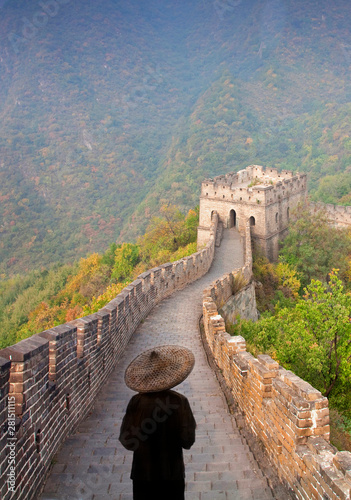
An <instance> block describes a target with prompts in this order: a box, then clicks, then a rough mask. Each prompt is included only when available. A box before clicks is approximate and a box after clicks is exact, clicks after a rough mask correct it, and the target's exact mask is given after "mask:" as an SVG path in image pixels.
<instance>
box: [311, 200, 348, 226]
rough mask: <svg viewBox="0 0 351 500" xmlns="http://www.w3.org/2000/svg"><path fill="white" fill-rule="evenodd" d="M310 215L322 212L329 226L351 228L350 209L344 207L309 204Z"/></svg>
mask: <svg viewBox="0 0 351 500" xmlns="http://www.w3.org/2000/svg"><path fill="white" fill-rule="evenodd" d="M310 210H311V213H312V214H313V213H316V212H317V211H319V210H322V211H323V212H324V213H325V214H326V216H327V217H328V219H329V222H330V223H331V224H335V225H336V226H340V227H349V226H351V207H344V206H341V205H332V204H329V203H321V202H318V203H313V202H310Z"/></svg>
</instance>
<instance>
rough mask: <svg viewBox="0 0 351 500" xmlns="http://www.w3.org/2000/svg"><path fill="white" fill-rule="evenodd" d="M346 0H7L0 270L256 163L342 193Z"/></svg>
mask: <svg viewBox="0 0 351 500" xmlns="http://www.w3.org/2000/svg"><path fill="white" fill-rule="evenodd" d="M349 19H350V5H349V2H348V1H346V0H336V1H333V2H332V3H331V2H327V1H325V0H322V1H317V0H316V1H310V0H307V1H302V0H294V1H293V0H285V1H283V0H248V1H245V2H244V1H242V0H215V1H207V0H193V1H191V2H189V1H183V0H178V1H177V0H174V1H172V2H170V1H169V2H166V1H161V0H149V1H146V0H142V1H140V0H138V1H137V0H123V2H122V1H112V0H107V1H105V2H103V3H98V2H90V1H84V2H83V1H82V0H42V1H38V2H37V1H34V2H30V1H24V0H8V1H5V2H4V1H0V24H1V27H0V79H1V82H0V202H1V203H0V275H2V277H3V278H4V277H6V276H8V275H11V274H13V273H17V272H24V271H25V270H29V269H37V268H41V267H42V266H49V265H50V264H52V263H54V262H57V261H62V262H66V261H72V260H74V259H76V258H78V257H80V256H85V255H86V254H87V253H88V252H93V251H101V250H104V249H105V248H106V247H107V246H108V244H109V243H111V242H112V241H115V240H117V241H123V240H124V241H126V240H132V239H133V238H135V237H136V236H137V235H138V234H141V233H142V232H143V231H144V230H145V228H146V225H147V222H148V220H149V218H150V217H151V216H152V215H153V214H154V213H157V211H158V208H159V206H160V204H161V203H162V202H163V201H167V202H171V203H175V204H177V205H179V206H180V207H181V208H182V209H183V210H186V209H188V208H190V207H191V206H194V205H196V204H197V202H198V197H199V193H200V185H201V181H202V179H203V178H204V177H208V176H209V177H212V176H215V175H218V174H221V173H226V172H228V171H235V170H239V169H241V168H245V167H246V166H247V165H249V164H250V163H258V164H262V165H264V166H274V167H276V168H278V169H283V168H288V169H291V170H300V171H305V172H308V174H309V187H310V192H311V194H312V196H313V197H314V198H315V199H322V200H324V201H328V202H337V203H345V204H351V198H350V192H351V173H350V167H351V124H350V109H351V106H350V96H351V80H350V76H351V36H350V22H349Z"/></svg>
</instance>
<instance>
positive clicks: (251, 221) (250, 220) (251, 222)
mask: <svg viewBox="0 0 351 500" xmlns="http://www.w3.org/2000/svg"><path fill="white" fill-rule="evenodd" d="M249 222H250V226H251V227H252V226H255V224H256V221H255V217H254V216H253V215H251V217H250V219H249Z"/></svg>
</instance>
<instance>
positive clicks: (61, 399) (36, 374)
mask: <svg viewBox="0 0 351 500" xmlns="http://www.w3.org/2000/svg"><path fill="white" fill-rule="evenodd" d="M217 224H218V216H217V214H214V217H213V221H212V226H211V228H210V238H209V240H208V243H207V245H206V246H205V248H203V249H202V250H201V251H199V252H196V253H195V254H193V255H191V256H189V257H185V258H184V259H181V260H179V261H177V262H173V263H168V264H164V265H162V266H159V267H157V268H155V269H151V270H149V271H147V272H145V273H142V274H141V275H140V276H139V277H138V279H136V280H135V281H133V283H131V284H130V285H128V286H127V287H126V288H124V289H123V291H122V292H121V293H120V294H119V295H118V296H117V297H116V298H114V299H113V300H112V301H111V302H109V303H108V304H107V305H106V306H105V307H103V308H102V309H100V310H99V311H98V312H97V313H95V314H92V315H90V316H86V317H84V318H80V319H78V320H75V321H72V322H70V323H66V324H64V325H60V326H57V327H55V328H52V329H50V330H47V331H45V332H41V333H39V334H37V335H34V336H32V337H30V338H28V339H25V340H23V341H21V342H19V343H18V344H15V345H13V346H10V347H8V348H6V349H3V350H0V426H1V429H2V432H1V434H0V444H1V450H2V452H1V458H0V467H1V480H0V498H1V499H3V500H9V499H10V498H13V496H12V494H11V492H10V491H9V490H8V485H7V484H6V477H7V472H8V471H9V467H10V465H9V458H10V455H9V453H8V449H7V447H6V444H7V443H8V438H9V436H8V433H7V426H8V416H9V411H10V410H11V404H12V398H13V401H14V402H15V403H14V409H15V411H16V471H15V475H16V478H17V484H16V500H32V499H34V498H36V497H37V494H38V491H39V490H40V487H41V484H42V483H43V480H44V478H45V475H46V473H47V471H48V468H49V466H50V463H51V460H52V458H53V456H54V454H55V453H56V452H57V450H58V448H59V447H60V445H61V444H62V442H63V440H64V439H65V438H66V436H67V435H68V434H69V433H70V432H72V430H73V429H74V428H75V427H76V426H77V424H78V423H79V422H80V421H81V420H82V419H83V418H84V417H85V416H86V415H87V413H88V412H89V409H90V408H91V407H92V405H93V403H94V399H95V397H96V394H97V393H98V391H99V390H100V389H101V387H102V386H103V384H104V382H105V381H106V379H107V377H108V376H109V375H110V373H111V372H112V370H113V368H114V366H115V365H116V362H117V361H118V359H119V358H120V357H121V355H122V354H123V352H124V349H125V347H126V346H127V344H128V342H129V340H130V338H131V336H132V334H133V332H134V331H135V329H136V328H137V326H138V325H139V323H140V322H141V321H142V320H143V319H144V318H146V316H147V315H148V313H149V312H150V310H151V309H152V308H153V307H154V306H155V305H156V304H157V303H159V302H160V301H161V300H163V299H164V298H165V297H168V296H169V295H170V294H171V293H173V292H174V291H175V290H179V289H181V288H183V287H184V286H186V285H187V284H188V283H191V282H192V281H194V280H196V279H198V278H200V277H201V276H203V275H204V274H205V273H206V272H207V271H208V270H209V268H210V266H211V264H212V260H213V257H214V252H215V236H216V230H217Z"/></svg>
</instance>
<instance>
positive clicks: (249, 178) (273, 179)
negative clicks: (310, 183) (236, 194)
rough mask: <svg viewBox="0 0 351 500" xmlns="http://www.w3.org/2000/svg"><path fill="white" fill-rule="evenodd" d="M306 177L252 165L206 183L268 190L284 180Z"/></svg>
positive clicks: (233, 187)
mask: <svg viewBox="0 0 351 500" xmlns="http://www.w3.org/2000/svg"><path fill="white" fill-rule="evenodd" d="M305 176H306V174H299V173H293V172H291V171H289V170H282V171H281V172H278V170H277V169H276V168H266V169H264V168H263V167H262V166H261V165H250V166H248V167H246V168H245V169H244V170H239V171H238V172H231V173H228V174H225V175H218V176H217V177H214V178H213V179H206V180H205V181H204V182H205V183H211V184H216V185H220V184H221V185H223V186H230V188H231V189H235V188H236V187H240V188H247V187H253V186H257V187H261V188H267V187H272V186H275V185H277V184H278V183H281V182H282V181H284V180H288V179H289V180H290V179H293V178H294V177H295V178H296V177H297V178H302V177H305Z"/></svg>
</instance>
